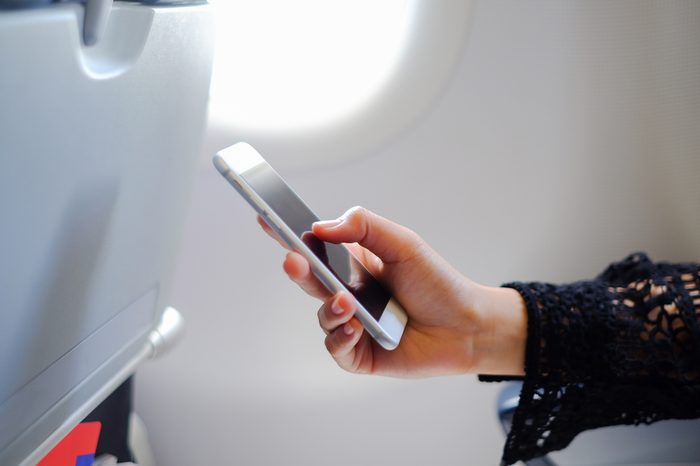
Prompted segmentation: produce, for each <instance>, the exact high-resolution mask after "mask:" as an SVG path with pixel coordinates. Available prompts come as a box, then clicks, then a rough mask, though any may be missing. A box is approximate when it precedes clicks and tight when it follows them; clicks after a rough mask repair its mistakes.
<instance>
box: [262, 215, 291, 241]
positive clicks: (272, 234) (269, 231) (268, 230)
mask: <svg viewBox="0 0 700 466" xmlns="http://www.w3.org/2000/svg"><path fill="white" fill-rule="evenodd" d="M257 220H258V225H260V226H261V227H262V229H263V230H265V233H267V234H268V235H269V236H270V237H271V238H272V239H274V240H275V241H277V242H278V243H279V244H280V245H281V246H282V247H283V248H284V249H289V245H288V244H287V243H286V242H285V241H284V240H283V239H282V238H280V236H279V235H278V234H277V233H276V232H275V230H273V229H272V227H271V226H270V225H268V224H267V222H266V221H265V219H264V218H262V217H261V216H260V215H258V217H257Z"/></svg>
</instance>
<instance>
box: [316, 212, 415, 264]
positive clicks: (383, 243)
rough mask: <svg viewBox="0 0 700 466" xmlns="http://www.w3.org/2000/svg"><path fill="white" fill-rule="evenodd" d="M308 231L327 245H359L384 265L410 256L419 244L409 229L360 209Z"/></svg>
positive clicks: (317, 225)
mask: <svg viewBox="0 0 700 466" xmlns="http://www.w3.org/2000/svg"><path fill="white" fill-rule="evenodd" d="M312 231H313V233H314V235H316V236H317V237H318V238H320V239H322V240H323V241H328V242H329V243H359V244H360V245H361V246H362V247H365V248H367V249H369V250H370V251H372V252H373V253H374V254H375V255H376V256H377V257H379V258H380V259H381V260H382V261H383V262H385V263H392V262H402V261H405V260H407V259H409V258H411V257H414V256H415V254H416V249H418V248H420V246H421V244H422V242H423V241H422V240H421V238H420V237H419V236H418V235H417V234H416V233H414V232H413V231H412V230H410V229H408V228H406V227H404V226H402V225H399V224H398V223H394V222H392V221H390V220H387V219H385V218H384V217H381V216H379V215H377V214H375V213H374V212H371V211H369V210H368V209H365V208H364V207H353V208H352V209H350V210H348V211H347V212H345V213H344V214H343V215H342V216H340V217H339V218H338V219H337V220H326V221H321V222H316V223H314V224H313V226H312Z"/></svg>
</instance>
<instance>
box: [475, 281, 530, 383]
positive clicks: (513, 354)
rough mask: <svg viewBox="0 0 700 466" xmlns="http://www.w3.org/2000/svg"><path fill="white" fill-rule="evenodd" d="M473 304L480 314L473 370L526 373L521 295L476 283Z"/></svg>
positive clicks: (495, 373)
mask: <svg viewBox="0 0 700 466" xmlns="http://www.w3.org/2000/svg"><path fill="white" fill-rule="evenodd" d="M477 295H478V298H477V300H476V303H475V305H476V307H477V311H478V313H479V315H480V316H481V321H482V325H481V326H480V329H481V330H480V332H479V334H477V335H476V336H475V342H474V343H475V345H474V351H475V355H476V361H475V362H476V367H475V369H476V370H475V372H478V373H479V374H490V375H511V376H522V375H525V344H526V341H527V310H526V308H525V302H524V301H523V298H522V296H520V293H518V292H517V291H516V290H514V289H511V288H497V287H487V286H481V285H479V287H478V292H477Z"/></svg>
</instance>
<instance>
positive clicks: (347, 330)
mask: <svg viewBox="0 0 700 466" xmlns="http://www.w3.org/2000/svg"><path fill="white" fill-rule="evenodd" d="M354 331H355V329H354V328H352V325H350V322H348V323H347V324H345V325H344V326H343V332H345V334H346V335H352V333H353V332H354Z"/></svg>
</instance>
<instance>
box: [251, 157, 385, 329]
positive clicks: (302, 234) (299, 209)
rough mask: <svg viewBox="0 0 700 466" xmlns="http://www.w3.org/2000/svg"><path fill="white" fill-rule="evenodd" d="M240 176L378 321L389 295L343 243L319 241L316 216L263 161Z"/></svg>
mask: <svg viewBox="0 0 700 466" xmlns="http://www.w3.org/2000/svg"><path fill="white" fill-rule="evenodd" d="M241 176H242V178H243V179H244V180H245V181H246V182H247V183H248V184H249V185H250V186H251V187H252V188H253V189H254V190H255V192H257V193H258V194H259V195H260V197H262V198H263V199H264V200H265V202H266V203H267V204H268V205H269V206H270V208H272V210H274V211H275V213H276V214H277V215H279V216H280V218H282V220H283V221H284V222H285V223H286V224H287V225H288V226H289V227H290V228H291V229H292V231H293V232H294V234H295V235H297V236H298V237H299V238H300V239H301V240H302V241H303V242H304V243H305V244H306V245H307V246H308V247H309V249H311V251H313V253H314V254H315V255H316V257H318V258H319V259H320V260H321V261H322V262H323V263H324V264H325V265H326V266H327V267H328V268H329V269H330V271H331V272H332V273H333V274H334V275H335V276H336V277H337V278H338V280H340V281H341V282H342V283H343V285H345V287H346V288H347V289H348V290H349V291H350V292H351V293H352V294H353V295H354V296H355V298H356V299H357V300H358V301H359V302H360V304H362V306H363V307H364V308H365V309H366V310H367V311H368V312H369V313H370V314H371V315H372V317H374V319H375V320H377V321H379V319H380V317H381V315H382V312H383V311H384V309H385V308H386V305H387V303H388V302H389V299H391V295H390V294H389V293H388V292H387V291H386V290H385V289H384V287H383V286H382V285H381V284H380V283H379V282H378V281H377V280H376V279H375V278H374V277H373V276H372V275H371V274H370V273H369V272H368V271H367V269H365V267H364V266H363V265H362V264H360V262H359V261H358V260H357V259H355V257H354V256H353V255H352V254H350V252H349V251H348V250H347V249H346V248H345V247H344V246H342V245H339V244H333V243H326V242H324V241H321V240H320V239H318V237H316V236H315V235H314V234H313V233H312V232H311V224H313V223H314V222H315V221H317V220H319V219H318V217H316V215H314V213H313V212H311V210H310V209H309V208H308V207H307V206H306V204H304V202H303V201H302V200H301V199H300V198H299V196H297V195H296V194H295V193H294V191H292V189H291V188H290V187H289V186H288V185H287V183H285V182H284V180H283V179H282V178H281V177H280V176H279V175H278V174H277V172H275V171H274V170H273V169H272V167H271V166H270V165H269V164H267V163H264V162H263V163H259V164H257V165H255V166H254V167H252V168H250V169H248V170H246V171H245V172H244V173H242V174H241Z"/></svg>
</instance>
